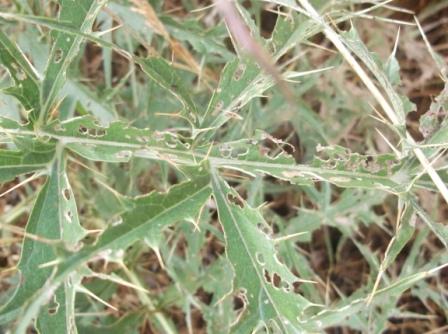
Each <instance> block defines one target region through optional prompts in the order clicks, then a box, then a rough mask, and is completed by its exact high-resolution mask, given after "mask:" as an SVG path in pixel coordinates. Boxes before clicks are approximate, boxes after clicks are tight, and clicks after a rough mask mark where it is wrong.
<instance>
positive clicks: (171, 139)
mask: <svg viewBox="0 0 448 334" xmlns="http://www.w3.org/2000/svg"><path fill="white" fill-rule="evenodd" d="M44 133H45V135H48V136H51V137H53V138H55V139H58V140H59V141H61V142H62V143H63V144H64V145H65V146H66V147H67V148H68V149H70V150H71V151H73V152H76V153H77V154H79V155H81V156H83V157H84V158H86V159H90V160H94V161H106V162H127V161H129V160H130V159H131V157H132V156H137V157H142V158H148V159H156V160H168V161H171V162H173V163H180V162H183V163H187V164H192V165H196V164H197V163H195V161H194V155H193V154H191V153H190V152H189V151H188V150H189V146H188V145H187V144H182V143H181V142H180V141H179V140H178V138H177V137H176V135H175V134H173V133H169V132H152V131H150V130H149V129H137V128H134V127H130V126H128V125H127V124H125V123H122V122H114V123H111V124H110V125H109V126H108V127H103V126H101V125H100V124H99V123H98V122H97V121H96V120H95V119H94V118H92V117H89V116H86V117H77V118H72V119H70V120H69V121H66V122H62V123H59V122H54V123H52V124H50V125H48V126H47V127H45V128H44Z"/></svg>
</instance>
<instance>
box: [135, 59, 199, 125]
mask: <svg viewBox="0 0 448 334" xmlns="http://www.w3.org/2000/svg"><path fill="white" fill-rule="evenodd" d="M137 62H138V64H139V65H140V66H141V68H142V70H143V72H145V73H146V74H147V75H148V76H149V77H150V78H151V79H153V80H154V81H155V82H156V83H157V84H158V85H160V86H162V87H163V88H165V89H167V90H168V91H169V92H170V93H171V94H173V95H174V96H175V97H176V98H177V99H178V100H179V101H180V102H182V104H183V106H184V108H185V112H184V114H185V116H186V117H187V118H188V119H190V120H191V121H192V123H193V124H194V123H196V122H197V117H198V111H197V109H196V104H195V102H194V101H193V98H192V96H191V94H190V93H189V90H188V89H187V85H186V84H185V83H184V82H183V80H182V79H181V78H180V76H179V75H178V74H177V73H176V71H175V70H174V68H173V67H172V66H170V65H169V64H168V62H167V61H166V60H165V59H163V58H159V57H153V58H146V59H139V60H138V61H137Z"/></svg>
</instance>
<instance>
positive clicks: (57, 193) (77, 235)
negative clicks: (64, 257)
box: [0, 155, 85, 333]
mask: <svg viewBox="0 0 448 334" xmlns="http://www.w3.org/2000/svg"><path fill="white" fill-rule="evenodd" d="M26 233H27V234H29V235H30V236H33V238H25V240H24V242H23V247H22V253H21V256H20V262H19V265H18V269H19V271H20V275H21V283H20V286H19V287H17V289H16V291H15V293H14V295H13V297H12V298H11V300H10V301H9V302H8V304H7V305H6V306H5V307H4V308H3V309H2V310H1V311H0V312H1V313H0V322H5V321H11V320H13V319H17V318H18V320H19V323H18V329H17V332H18V333H24V332H25V330H26V327H27V325H28V324H27V323H26V322H25V323H24V322H23V321H22V319H21V315H22V312H23V310H24V309H25V308H26V307H27V306H28V305H30V304H32V302H33V301H34V298H35V296H36V295H37V294H42V293H44V294H45V296H46V298H45V302H49V300H50V299H51V302H49V304H48V305H46V307H45V308H44V309H42V310H41V312H40V313H39V315H38V317H37V327H38V328H51V329H52V331H54V332H56V333H73V328H74V304H73V303H74V286H73V284H71V283H70V280H71V279H70V278H66V280H65V281H64V282H63V286H61V287H60V288H59V289H57V290H56V292H55V294H54V295H53V296H52V291H51V289H49V288H48V286H47V284H48V280H49V279H50V278H51V276H52V275H53V273H54V270H53V267H52V266H51V262H53V261H55V260H57V259H58V257H57V252H56V246H57V245H61V243H62V245H63V246H64V247H65V248H67V249H75V248H76V247H78V246H79V245H78V243H79V241H80V240H81V239H82V238H83V237H84V236H85V231H84V229H83V228H82V227H81V225H80V224H79V220H78V213H77V209H76V203H75V199H74V196H73V192H72V190H71V188H70V184H69V183H68V179H67V175H66V173H65V160H64V158H63V157H62V155H60V156H58V157H57V158H56V160H55V161H54V163H53V165H52V168H51V172H50V175H49V177H48V180H47V182H46V183H45V185H44V186H43V188H42V189H41V191H40V193H39V196H38V197H37V199H36V202H35V204H34V208H33V211H32V213H31V216H30V218H29V221H28V223H27V226H26ZM46 264H50V266H46Z"/></svg>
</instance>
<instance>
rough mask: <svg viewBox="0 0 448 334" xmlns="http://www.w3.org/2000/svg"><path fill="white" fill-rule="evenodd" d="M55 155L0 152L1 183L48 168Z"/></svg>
mask: <svg viewBox="0 0 448 334" xmlns="http://www.w3.org/2000/svg"><path fill="white" fill-rule="evenodd" d="M53 155H54V154H53V153H50V154H36V153H29V152H23V151H11V150H0V182H6V181H9V180H12V179H14V178H15V177H16V176H18V175H22V174H27V173H31V172H36V171H39V170H43V169H45V168H47V166H48V164H49V162H50V161H51V159H52V158H53Z"/></svg>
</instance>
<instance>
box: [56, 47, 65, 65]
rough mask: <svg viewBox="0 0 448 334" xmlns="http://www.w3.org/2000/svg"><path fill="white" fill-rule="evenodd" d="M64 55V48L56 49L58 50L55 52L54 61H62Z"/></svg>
mask: <svg viewBox="0 0 448 334" xmlns="http://www.w3.org/2000/svg"><path fill="white" fill-rule="evenodd" d="M63 56H64V51H62V49H56V51H55V52H54V58H53V60H54V62H55V63H56V64H58V63H60V62H61V60H62V57H63Z"/></svg>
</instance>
